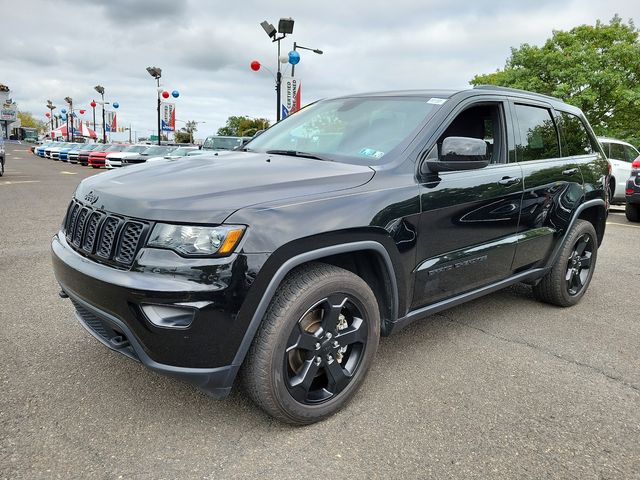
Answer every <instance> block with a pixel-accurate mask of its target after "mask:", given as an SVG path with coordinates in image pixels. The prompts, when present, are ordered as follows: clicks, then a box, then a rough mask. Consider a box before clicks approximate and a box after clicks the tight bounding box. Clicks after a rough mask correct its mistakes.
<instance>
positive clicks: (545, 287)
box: [533, 220, 598, 307]
mask: <svg viewBox="0 0 640 480" xmlns="http://www.w3.org/2000/svg"><path fill="white" fill-rule="evenodd" d="M597 257H598V238H597V236H596V231H595V229H594V228H593V225H592V224H591V223H590V222H587V221H586V220H577V221H576V223H575V225H574V226H573V227H572V228H571V230H570V231H569V233H568V234H567V238H566V239H565V241H564V244H563V245H562V248H561V249H560V253H559V255H558V259H557V261H556V262H555V264H554V266H553V268H552V269H551V270H550V271H549V272H548V273H547V274H546V275H545V276H544V277H543V278H542V280H541V281H540V283H538V285H536V286H535V287H533V293H534V295H535V296H536V298H537V299H538V300H541V301H543V302H545V303H550V304H552V305H557V306H559V307H570V306H571V305H575V304H576V303H578V302H579V301H580V299H581V298H582V296H583V295H584V294H585V292H586V291H587V288H588V287H589V283H590V282H591V278H592V277H593V272H594V270H595V266H596V259H597Z"/></svg>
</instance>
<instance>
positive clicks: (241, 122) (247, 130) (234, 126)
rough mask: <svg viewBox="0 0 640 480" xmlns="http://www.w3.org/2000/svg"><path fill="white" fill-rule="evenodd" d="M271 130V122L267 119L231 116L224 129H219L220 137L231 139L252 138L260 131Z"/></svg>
mask: <svg viewBox="0 0 640 480" xmlns="http://www.w3.org/2000/svg"><path fill="white" fill-rule="evenodd" d="M266 128H269V120H267V119H266V118H249V117H245V116H242V115H241V116H231V117H229V118H227V123H226V124H225V126H224V127H220V128H219V129H218V135H225V136H231V137H250V136H251V135H254V134H255V133H256V132H257V131H258V130H264V129H266Z"/></svg>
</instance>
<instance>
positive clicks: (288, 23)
mask: <svg viewBox="0 0 640 480" xmlns="http://www.w3.org/2000/svg"><path fill="white" fill-rule="evenodd" d="M293 24H294V21H293V19H292V18H281V19H280V21H279V22H278V30H276V27H274V26H273V25H271V24H270V23H269V22H267V21H266V20H265V21H264V22H261V23H260V25H261V26H262V28H263V29H264V31H265V32H266V33H267V35H268V36H269V38H270V39H271V42H278V72H277V73H276V103H277V107H276V119H277V121H278V122H279V121H280V118H281V116H282V112H281V108H282V106H281V103H280V92H281V85H282V73H281V72H280V40H282V39H283V38H285V37H286V36H287V35H290V34H292V33H293ZM278 33H279V34H280V36H279V37H278V36H277V34H278Z"/></svg>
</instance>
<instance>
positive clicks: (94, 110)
mask: <svg viewBox="0 0 640 480" xmlns="http://www.w3.org/2000/svg"><path fill="white" fill-rule="evenodd" d="M90 105H91V108H93V131H94V132H95V131H96V105H97V103H96V101H95V100H91V103H90Z"/></svg>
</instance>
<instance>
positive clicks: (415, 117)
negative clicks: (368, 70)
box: [246, 97, 437, 165]
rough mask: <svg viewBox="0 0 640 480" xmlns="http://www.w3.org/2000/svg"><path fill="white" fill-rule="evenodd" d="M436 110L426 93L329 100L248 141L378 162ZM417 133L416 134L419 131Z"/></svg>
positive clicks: (254, 146) (251, 146) (251, 147)
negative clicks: (422, 94) (424, 95)
mask: <svg viewBox="0 0 640 480" xmlns="http://www.w3.org/2000/svg"><path fill="white" fill-rule="evenodd" d="M435 108H437V105H435V104H434V103H429V99H428V98H424V97H356V98H340V99H335V100H326V101H322V102H318V103H316V104H313V105H309V106H308V107H306V108H304V109H302V110H300V111H299V112H297V113H296V114H294V115H291V116H290V117H288V118H286V119H285V120H283V121H282V122H280V123H277V124H276V125H274V126H273V127H271V128H270V129H268V130H267V131H265V132H264V133H263V134H262V135H260V136H259V137H256V138H255V139H254V140H252V141H251V142H249V143H248V144H247V147H246V149H247V150H248V151H251V152H254V151H256V152H268V151H272V150H280V151H283V152H284V151H292V152H303V153H307V154H313V155H317V156H318V157H321V158H326V159H329V160H338V161H344V162H347V163H358V164H361V165H362V164H364V165H374V164H380V163H383V160H382V159H383V157H384V156H385V155H386V154H387V153H388V152H389V151H391V150H392V149H393V148H395V147H396V146H398V145H399V144H400V143H401V142H402V141H403V140H405V139H406V138H407V137H409V135H410V134H411V133H412V132H414V131H415V130H416V129H417V128H418V127H419V126H420V125H421V124H422V123H423V122H424V120H425V119H426V117H427V116H429V115H430V114H432V113H433V111H434V110H435ZM416 133H417V132H416Z"/></svg>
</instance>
